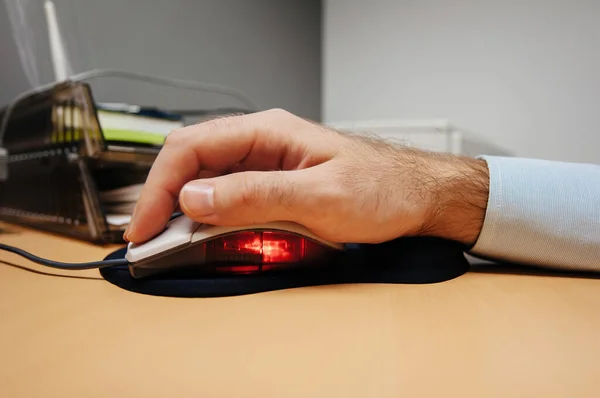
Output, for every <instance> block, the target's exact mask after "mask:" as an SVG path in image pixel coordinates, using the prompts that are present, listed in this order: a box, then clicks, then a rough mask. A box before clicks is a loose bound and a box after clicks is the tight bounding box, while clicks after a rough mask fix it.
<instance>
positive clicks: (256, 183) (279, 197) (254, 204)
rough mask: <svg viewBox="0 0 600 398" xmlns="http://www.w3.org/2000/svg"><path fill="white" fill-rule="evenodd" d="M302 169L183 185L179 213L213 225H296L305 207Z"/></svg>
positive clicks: (236, 174) (223, 177) (304, 184)
mask: <svg viewBox="0 0 600 398" xmlns="http://www.w3.org/2000/svg"><path fill="white" fill-rule="evenodd" d="M305 179H306V177H305V173H304V170H293V171H263V172H256V171H246V172H241V173H233V174H227V175H224V176H220V177H215V178H208V179H199V180H194V181H191V182H189V183H187V184H186V185H185V186H184V187H183V189H182V190H181V193H180V196H179V203H180V206H181V210H182V211H183V212H184V213H185V214H186V215H187V216H188V217H190V218H191V219H193V220H195V221H198V222H202V223H207V224H214V225H249V224H258V223H265V222H270V221H296V222H300V220H299V218H302V215H303V214H305V213H304V211H303V210H304V209H305V208H306V206H307V201H306V198H307V196H308V195H307V190H306V189H304V188H303V187H304V186H307V184H306V181H305Z"/></svg>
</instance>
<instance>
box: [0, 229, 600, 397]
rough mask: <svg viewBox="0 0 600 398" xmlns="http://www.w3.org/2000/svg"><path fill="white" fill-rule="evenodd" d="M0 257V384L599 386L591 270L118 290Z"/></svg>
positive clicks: (346, 390) (84, 248)
mask: <svg viewBox="0 0 600 398" xmlns="http://www.w3.org/2000/svg"><path fill="white" fill-rule="evenodd" d="M0 227H2V228H6V229H7V230H8V231H4V233H2V234H0V241H1V242H2V243H6V244H10V245H15V246H19V247H21V248H23V249H25V250H28V251H31V252H34V253H35V254H38V255H40V256H43V257H48V258H52V259H56V260H60V261H89V260H96V259H100V258H102V257H104V255H105V254H107V253H109V252H110V251H111V250H113V249H114V247H97V246H93V245H89V244H85V243H82V242H77V241H72V240H68V239H64V238H59V237H56V236H51V235H47V234H44V233H40V232H34V231H29V230H25V229H21V228H17V227H13V226H7V225H1V224H0ZM0 261H2V263H0V322H1V323H2V326H1V328H0V353H1V356H0V358H1V361H2V363H1V365H0V396H2V397H7V398H20V397H28V398H31V397H48V396H53V397H128V398H131V397H144V398H150V397H161V398H163V397H168V396H172V397H211V398H215V397H302V398H306V397H344V398H349V397H361V398H365V397H377V398H384V397H394V398H397V397H400V396H402V397H413V396H431V397H438V396H439V397H441V396H460V397H507V396H519V397H541V396H544V397H566V396H571V395H572V396H574V397H584V396H588V397H591V396H597V395H598V393H599V391H600V384H599V381H598V380H600V337H599V336H600V280H598V279H585V278H576V277H564V276H563V277H558V276H530V275H511V274H506V273H493V272H470V273H468V274H466V275H464V276H462V277H460V278H457V279H455V280H451V281H449V282H444V283H440V284H435V285H354V286H329V287H314V288H302V289H292V290H284V291H276V292H270V293H263V294H256V295H249V296H241V297H230V298H214V299H212V298H211V299H177V298H164V297H153V296H145V295H139V294H134V293H130V292H128V291H125V290H121V289H120V288H118V287H115V286H113V285H111V284H109V283H107V282H105V281H104V280H103V279H101V277H100V276H99V273H98V272H97V271H95V270H92V271H80V272H70V273H69V272H58V271H55V270H53V269H47V268H46V269H44V268H43V267H40V266H37V265H35V264H31V263H29V262H27V261H26V260H24V259H22V258H20V257H18V256H15V255H13V254H10V253H3V252H0ZM6 263H10V264H13V266H10V265H7V264H6ZM16 266H22V267H27V268H29V269H32V270H35V271H39V272H44V273H48V274H56V275H61V274H62V275H67V277H64V276H51V275H44V274H41V273H34V272H30V271H26V270H23V269H20V268H17V267H16Z"/></svg>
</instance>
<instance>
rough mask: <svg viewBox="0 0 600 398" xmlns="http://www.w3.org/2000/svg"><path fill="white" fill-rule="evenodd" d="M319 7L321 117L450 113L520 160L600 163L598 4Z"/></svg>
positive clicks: (427, 1)
mask: <svg viewBox="0 0 600 398" xmlns="http://www.w3.org/2000/svg"><path fill="white" fill-rule="evenodd" d="M325 5H326V6H325V16H324V18H325V31H324V76H323V78H324V81H323V84H324V86H323V87H324V113H323V118H324V120H325V121H327V122H332V123H333V122H339V121H353V120H369V119H401V118H408V119H427V118H447V119H449V120H450V121H451V122H452V123H454V124H456V125H458V126H459V127H462V128H464V129H467V130H471V131H473V132H475V133H479V134H481V135H484V136H486V137H488V138H489V139H490V140H492V141H493V142H496V143H498V144H500V145H502V146H504V147H506V148H507V149H509V150H511V151H513V152H514V153H516V154H517V155H519V156H530V157H541V158H548V159H554V160H567V161H581V162H588V161H589V162H595V163H600V151H599V150H598V148H600V125H599V123H598V117H597V115H598V113H599V112H600V45H599V39H600V24H599V23H598V21H600V2H598V1H585V0H553V1H547V0H520V1H517V0H508V1H497V0H494V1H491V0H455V1H446V0H419V1H412V0H370V1H369V2H368V3H367V2H365V1H361V0H326V3H325Z"/></svg>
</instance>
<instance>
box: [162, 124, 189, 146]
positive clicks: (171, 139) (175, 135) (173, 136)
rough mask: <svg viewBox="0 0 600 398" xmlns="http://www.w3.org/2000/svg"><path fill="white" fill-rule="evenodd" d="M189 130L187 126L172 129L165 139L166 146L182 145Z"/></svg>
mask: <svg viewBox="0 0 600 398" xmlns="http://www.w3.org/2000/svg"><path fill="white" fill-rule="evenodd" d="M187 135H188V134H187V130H186V129H185V128H178V129H175V130H173V131H171V132H170V133H169V134H168V135H167V138H166V139H165V143H164V146H176V145H180V144H181V143H182V142H184V141H186V139H187Z"/></svg>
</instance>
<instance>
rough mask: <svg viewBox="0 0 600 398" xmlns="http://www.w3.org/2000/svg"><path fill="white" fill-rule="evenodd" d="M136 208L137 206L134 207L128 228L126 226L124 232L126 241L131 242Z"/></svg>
mask: <svg viewBox="0 0 600 398" xmlns="http://www.w3.org/2000/svg"><path fill="white" fill-rule="evenodd" d="M136 210H137V206H136V207H134V208H133V212H132V213H131V217H130V218H129V224H128V225H127V228H125V232H123V239H124V240H125V241H126V242H129V235H130V234H131V232H132V231H133V228H134V223H135V211H136Z"/></svg>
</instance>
